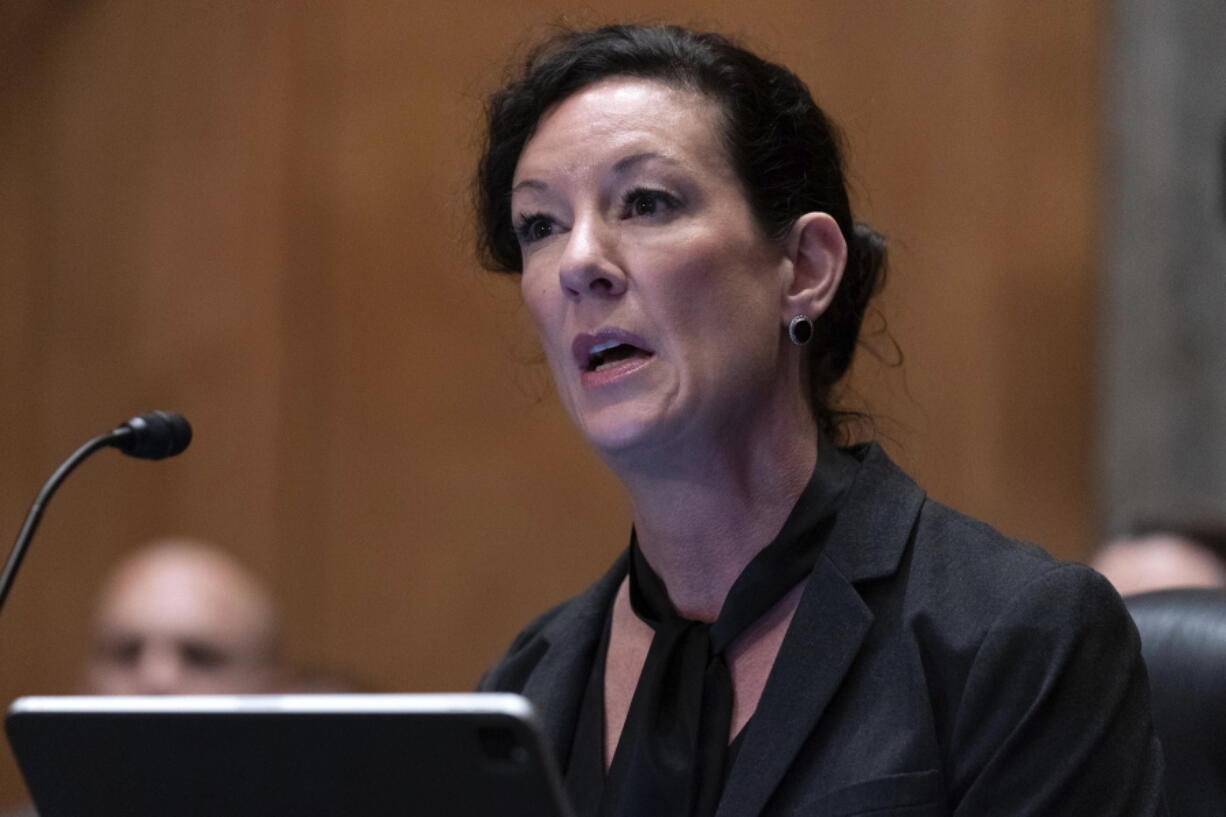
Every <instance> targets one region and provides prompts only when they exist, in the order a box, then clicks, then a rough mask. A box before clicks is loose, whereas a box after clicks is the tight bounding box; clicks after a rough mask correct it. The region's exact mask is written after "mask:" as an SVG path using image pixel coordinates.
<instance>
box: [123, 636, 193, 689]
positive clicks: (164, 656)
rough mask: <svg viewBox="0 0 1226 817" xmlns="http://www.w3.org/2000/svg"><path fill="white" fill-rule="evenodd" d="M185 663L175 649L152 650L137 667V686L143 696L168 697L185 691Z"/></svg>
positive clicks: (147, 652) (161, 648) (146, 653)
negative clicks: (167, 695)
mask: <svg viewBox="0 0 1226 817" xmlns="http://www.w3.org/2000/svg"><path fill="white" fill-rule="evenodd" d="M184 679H185V673H184V668H183V662H182V661H181V660H180V659H179V656H178V655H177V654H176V652H175V651H174V650H173V649H167V648H165V647H159V648H150V649H147V650H146V651H145V654H144V655H142V656H141V662H140V664H138V665H137V667H136V673H135V678H134V681H135V686H136V687H137V688H138V689H139V690H140V694H143V695H166V694H170V693H174V692H181V691H183V685H184Z"/></svg>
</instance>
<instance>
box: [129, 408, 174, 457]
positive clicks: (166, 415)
mask: <svg viewBox="0 0 1226 817" xmlns="http://www.w3.org/2000/svg"><path fill="white" fill-rule="evenodd" d="M113 435H114V442H113V443H112V445H114V446H115V447H116V448H118V449H119V450H120V451H122V452H123V453H125V454H127V455H128V456H130V457H139V458H140V459H143V460H161V459H165V458H166V457H173V456H175V455H176V454H182V453H183V451H184V449H186V448H187V446H188V445H189V444H190V443H191V441H192V427H191V424H189V423H188V422H187V420H186V419H185V418H184V417H183V416H182V415H180V414H175V413H174V412H170V411H151V412H149V413H148V414H142V415H140V416H139V417H133V418H132V419H131V420H128V422H126V423H124V424H122V425H121V426H119V428H117V429H115V431H114V432H113Z"/></svg>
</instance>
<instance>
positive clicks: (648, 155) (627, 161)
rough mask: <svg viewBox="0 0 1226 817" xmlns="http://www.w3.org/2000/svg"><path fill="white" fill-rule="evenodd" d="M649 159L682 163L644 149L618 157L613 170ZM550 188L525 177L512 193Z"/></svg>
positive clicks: (626, 169)
mask: <svg viewBox="0 0 1226 817" xmlns="http://www.w3.org/2000/svg"><path fill="white" fill-rule="evenodd" d="M649 159H658V160H659V161H661V162H664V163H666V164H670V165H679V164H681V163H680V162H678V161H677V160H676V159H673V158H670V157H668V156H665V155H664V154H662V153H656V152H655V151H652V150H647V151H643V152H642V153H635V154H632V155H630V156H626V157H624V158H622V159H618V160H617V161H616V162H614V163H613V172H614V173H615V174H617V175H618V176H621V175H624V174H625V173H627V172H629V171H630V169H631V168H633V167H634V166H635V165H638V164H642V163H643V162H645V161H647V160H649ZM548 189H549V185H547V184H545V183H544V182H542V181H538V180H536V179H524V180H523V181H521V182H520V183H519V184H517V185H515V186H514V187H512V188H511V193H512V194H515V193H518V192H519V191H520V190H548Z"/></svg>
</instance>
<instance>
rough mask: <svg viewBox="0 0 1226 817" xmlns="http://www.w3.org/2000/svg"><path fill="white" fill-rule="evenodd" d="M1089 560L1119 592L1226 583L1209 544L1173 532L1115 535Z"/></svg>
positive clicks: (1225, 570)
mask: <svg viewBox="0 0 1226 817" xmlns="http://www.w3.org/2000/svg"><path fill="white" fill-rule="evenodd" d="M1090 564H1091V566H1092V567H1093V568H1094V569H1095V570H1097V571H1098V572H1099V573H1102V574H1103V575H1104V576H1106V577H1107V579H1108V580H1109V581H1110V582H1111V584H1113V585H1114V586H1115V589H1116V591H1117V592H1118V593H1119V594H1120V595H1121V596H1131V595H1135V594H1137V593H1148V592H1149V591H1151V590H1165V589H1167V588H1174V587H1222V586H1224V585H1226V564H1223V562H1222V560H1221V559H1220V558H1218V556H1217V555H1215V554H1214V553H1213V552H1212V551H1211V550H1209V549H1208V548H1206V547H1203V546H1202V545H1200V544H1198V543H1197V542H1195V541H1193V540H1192V539H1189V538H1187V537H1184V536H1180V535H1178V534H1175V533H1166V532H1155V533H1150V534H1146V535H1143V536H1133V537H1121V538H1119V539H1115V540H1113V541H1111V542H1109V543H1107V545H1106V546H1105V547H1103V548H1102V550H1100V551H1099V552H1098V553H1097V554H1096V555H1095V557H1094V560H1093V561H1092V562H1091V563H1090Z"/></svg>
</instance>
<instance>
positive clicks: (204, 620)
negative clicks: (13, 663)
mask: <svg viewBox="0 0 1226 817" xmlns="http://www.w3.org/2000/svg"><path fill="white" fill-rule="evenodd" d="M279 629H280V626H279V623H278V616H277V612H276V607H275V605H274V603H273V600H272V596H271V595H270V594H269V592H268V591H267V589H265V587H264V585H263V584H262V583H261V582H260V581H259V580H258V579H256V578H255V576H253V575H252V574H251V573H250V571H248V570H247V569H246V568H245V567H244V566H243V565H242V564H240V563H239V562H238V560H237V559H235V558H234V557H233V556H230V555H229V554H227V553H225V552H224V551H222V550H219V549H218V548H216V547H213V546H212V545H209V544H205V543H204V542H198V541H195V540H191V539H165V540H160V541H157V542H153V543H152V544H149V545H146V546H145V547H143V548H141V549H140V550H137V551H135V552H134V553H132V554H131V555H129V556H127V557H126V558H125V559H124V560H123V561H121V562H120V563H119V564H118V565H117V566H116V567H115V569H114V570H113V571H112V572H111V573H110V574H109V575H108V576H107V578H106V579H105V581H104V583H103V585H102V590H101V592H100V594H99V597H98V605H97V607H96V609H95V612H94V619H93V629H92V632H91V635H90V650H89V655H88V656H87V659H86V665H85V678H84V687H85V690H84V691H85V692H87V693H89V694H92V695H209V694H242V693H264V692H274V691H278V690H279V688H280V687H281V686H282V684H283V683H284V678H285V677H286V674H285V672H284V670H283V669H282V666H281V660H280V634H279ZM7 817H37V814H36V812H35V811H34V808H33V807H32V806H25V807H22V808H20V809H18V810H17V811H15V812H10V813H9V814H8V815H7Z"/></svg>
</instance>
